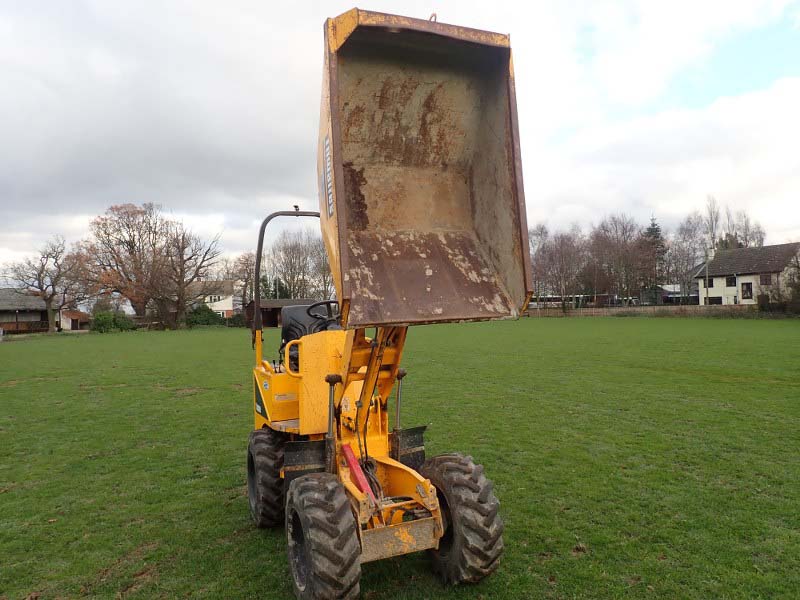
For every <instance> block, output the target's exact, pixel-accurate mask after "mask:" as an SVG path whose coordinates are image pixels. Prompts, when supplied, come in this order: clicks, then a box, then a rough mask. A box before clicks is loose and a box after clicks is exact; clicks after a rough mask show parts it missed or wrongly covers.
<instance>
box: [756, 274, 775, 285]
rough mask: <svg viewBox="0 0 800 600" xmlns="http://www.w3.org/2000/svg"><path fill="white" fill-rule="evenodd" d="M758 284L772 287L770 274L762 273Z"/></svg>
mask: <svg viewBox="0 0 800 600" xmlns="http://www.w3.org/2000/svg"><path fill="white" fill-rule="evenodd" d="M759 283H761V285H772V273H762V274H761V277H760V282H759Z"/></svg>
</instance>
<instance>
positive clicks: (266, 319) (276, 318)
mask: <svg viewBox="0 0 800 600" xmlns="http://www.w3.org/2000/svg"><path fill="white" fill-rule="evenodd" d="M314 302H319V300H312V299H311V298H277V299H276V298H262V299H261V323H262V325H263V326H264V327H278V326H280V324H281V323H280V315H281V309H282V308H283V307H284V306H295V305H297V304H314ZM254 305H255V302H254V301H253V300H250V302H248V303H247V306H246V307H245V309H244V316H245V321H246V322H247V326H248V327H252V326H253V313H254V309H255V306H254ZM323 310H324V309H323Z"/></svg>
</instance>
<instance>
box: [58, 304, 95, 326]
mask: <svg viewBox="0 0 800 600" xmlns="http://www.w3.org/2000/svg"><path fill="white" fill-rule="evenodd" d="M91 320H92V316H91V315H90V314H89V313H85V312H83V311H82V310H74V309H71V308H65V309H63V310H62V311H61V329H62V330H63V331H85V330H87V329H89V323H90V321H91Z"/></svg>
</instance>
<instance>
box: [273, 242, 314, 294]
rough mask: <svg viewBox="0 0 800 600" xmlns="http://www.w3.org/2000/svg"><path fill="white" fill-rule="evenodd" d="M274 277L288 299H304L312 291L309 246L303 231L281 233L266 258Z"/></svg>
mask: <svg viewBox="0 0 800 600" xmlns="http://www.w3.org/2000/svg"><path fill="white" fill-rule="evenodd" d="M267 259H268V260H267V262H268V263H269V264H270V266H271V267H272V271H273V273H274V276H275V277H276V278H277V279H279V280H280V282H281V283H282V284H283V285H284V286H285V289H286V293H287V294H288V295H289V297H290V298H305V297H307V296H308V295H310V293H311V291H312V289H311V288H312V286H311V245H310V244H309V241H308V233H306V232H304V231H283V232H282V233H281V235H280V236H279V237H278V239H277V240H276V241H275V243H274V244H272V247H271V248H270V250H269V253H268V256H267Z"/></svg>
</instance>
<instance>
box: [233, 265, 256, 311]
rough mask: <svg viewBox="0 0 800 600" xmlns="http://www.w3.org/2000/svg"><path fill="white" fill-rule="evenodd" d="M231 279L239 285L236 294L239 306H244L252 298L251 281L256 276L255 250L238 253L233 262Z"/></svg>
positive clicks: (253, 280)
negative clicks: (239, 302) (239, 301)
mask: <svg viewBox="0 0 800 600" xmlns="http://www.w3.org/2000/svg"><path fill="white" fill-rule="evenodd" d="M233 267H234V268H233V275H234V277H233V279H234V280H235V281H236V283H237V285H238V286H239V293H238V294H237V296H238V297H239V298H240V299H241V305H240V308H244V307H245V306H246V305H247V303H248V302H249V301H250V300H252V299H253V283H254V282H255V276H256V255H255V252H245V253H244V254H240V255H239V256H238V257H237V258H236V260H235V261H234V263H233Z"/></svg>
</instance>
